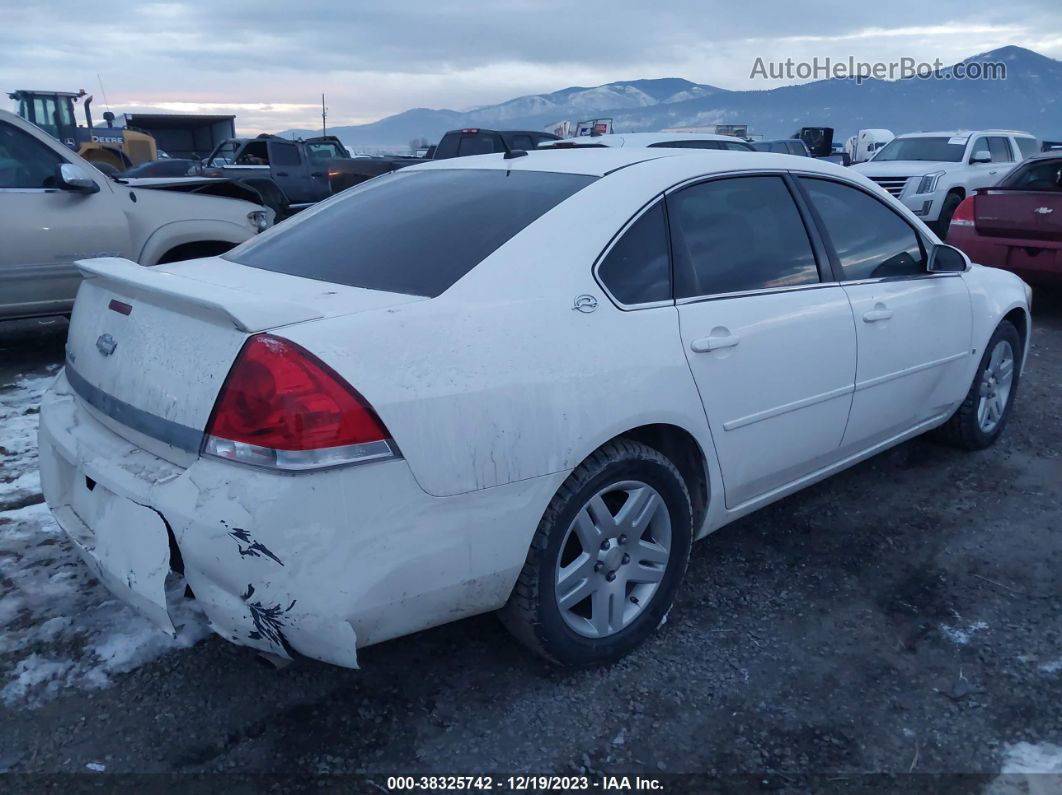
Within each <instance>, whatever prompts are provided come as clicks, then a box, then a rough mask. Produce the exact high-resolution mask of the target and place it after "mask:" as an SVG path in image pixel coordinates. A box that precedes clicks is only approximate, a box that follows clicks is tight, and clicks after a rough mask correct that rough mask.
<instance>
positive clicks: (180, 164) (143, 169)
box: [118, 157, 199, 179]
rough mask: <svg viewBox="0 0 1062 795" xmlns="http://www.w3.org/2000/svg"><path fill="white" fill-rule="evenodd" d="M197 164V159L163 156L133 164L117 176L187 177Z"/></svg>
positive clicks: (130, 177) (131, 177) (137, 177)
mask: <svg viewBox="0 0 1062 795" xmlns="http://www.w3.org/2000/svg"><path fill="white" fill-rule="evenodd" d="M198 165H199V161H198V160H188V159H186V158H183V157H163V158H160V159H158V160H151V161H148V162H147V163H141V164H140V165H139V166H133V167H132V168H128V169H126V170H125V171H123V172H121V173H120V174H119V175H118V176H120V177H122V178H123V179H124V178H129V179H140V178H142V177H187V176H188V175H189V173H192V172H195V171H196V170H197V166H198Z"/></svg>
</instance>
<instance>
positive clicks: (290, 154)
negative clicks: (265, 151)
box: [269, 142, 299, 166]
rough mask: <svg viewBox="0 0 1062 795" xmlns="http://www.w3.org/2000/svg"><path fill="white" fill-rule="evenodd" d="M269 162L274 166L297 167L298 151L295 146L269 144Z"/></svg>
mask: <svg viewBox="0 0 1062 795" xmlns="http://www.w3.org/2000/svg"><path fill="white" fill-rule="evenodd" d="M269 161H270V163H271V164H272V165H274V166H297V165H299V150H298V148H297V147H296V146H295V144H281V143H272V142H271V143H270V144H269Z"/></svg>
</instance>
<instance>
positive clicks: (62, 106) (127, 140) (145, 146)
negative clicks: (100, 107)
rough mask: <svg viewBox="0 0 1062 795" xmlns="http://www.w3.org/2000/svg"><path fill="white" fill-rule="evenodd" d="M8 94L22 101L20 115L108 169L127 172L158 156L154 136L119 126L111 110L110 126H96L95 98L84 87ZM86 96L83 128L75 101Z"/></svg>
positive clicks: (108, 121) (20, 102) (108, 123)
mask: <svg viewBox="0 0 1062 795" xmlns="http://www.w3.org/2000/svg"><path fill="white" fill-rule="evenodd" d="M8 96H9V97H11V99H13V100H15V101H16V102H17V103H18V115H19V116H21V117H22V118H24V119H25V120H26V121H29V122H33V123H34V124H36V125H37V126H38V127H40V128H41V129H42V130H44V131H45V132H47V133H48V134H49V135H52V136H54V137H55V138H58V139H59V140H60V141H62V142H63V143H64V144H66V145H67V146H69V147H70V148H71V149H73V150H74V151H75V152H77V153H78V154H79V155H81V156H82V157H83V158H85V159H86V160H88V161H90V162H91V163H93V164H94V165H96V166H100V165H103V166H104V168H105V170H110V169H114V170H115V171H125V170H126V169H127V168H131V167H132V166H137V165H140V164H141V163H146V162H148V161H149V160H155V159H156V158H157V157H158V147H157V146H156V145H155V139H154V138H152V137H151V136H150V135H148V134H147V133H145V132H140V131H139V130H132V129H129V128H128V127H115V126H114V114H113V113H111V112H110V111H108V112H107V113H104V114H103V118H104V119H105V121H106V123H107V126H106V127H96V126H94V125H93V124H92V111H91V109H90V106H91V105H92V97H91V96H90V95H87V94H86V93H85V90H84V89H81V91H79V92H78V93H76V94H74V93H72V92H69V91H37V90H32V89H20V90H18V91H14V92H12V93H10V94H8ZM82 98H84V102H82V106H83V107H84V109H85V126H83V127H82V126H79V125H78V123H77V119H76V118H75V117H74V103H76V102H77V101H78V100H80V99H82ZM108 167H109V168H108Z"/></svg>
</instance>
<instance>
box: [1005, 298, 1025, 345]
mask: <svg viewBox="0 0 1062 795" xmlns="http://www.w3.org/2000/svg"><path fill="white" fill-rule="evenodd" d="M1003 319H1004V320H1009V321H1010V323H1011V325H1012V326H1014V328H1016V329H1017V330H1018V338H1019V339H1021V350H1022V353H1024V352H1025V347H1026V344H1027V342H1028V339H1027V338H1028V336H1029V322H1028V318H1027V317H1026V316H1025V310H1024V309H1022V308H1021V307H1017V306H1016V307H1014V308H1013V309H1012V310H1010V311H1009V312H1007V314H1006V315H1004V316H1003Z"/></svg>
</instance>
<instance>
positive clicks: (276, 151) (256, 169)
mask: <svg viewBox="0 0 1062 795" xmlns="http://www.w3.org/2000/svg"><path fill="white" fill-rule="evenodd" d="M352 163H353V161H352V159H351V157H350V153H349V152H348V151H347V149H346V147H345V146H343V143H342V142H341V141H340V140H339V139H338V138H336V137H335V136H333V135H326V136H319V137H317V138H307V139H305V140H303V139H297V140H289V139H287V138H280V137H278V136H275V135H267V134H265V133H263V134H262V135H259V136H258V137H256V138H229V139H227V140H224V141H222V142H221V143H220V144H218V145H217V146H216V147H215V148H214V150H213V151H212V152H211V153H210V154H209V155H208V156H207V157H206V159H205V160H204V161H203V162H202V164H201V165H200V167H199V169H198V170H197V172H198V173H199V174H201V175H203V176H207V177H226V178H228V179H232V180H236V181H238V182H240V183H241V184H244V185H247V186H249V187H252V188H254V189H255V190H257V191H259V193H261V195H262V198H263V199H264V200H265V201H266V202H267V203H268V204H269V206H270V207H271V208H272V209H273V211H274V212H275V213H276V214H277V217H278V218H283V217H286V216H288V215H290V214H291V213H293V212H297V211H298V210H301V209H304V208H305V207H308V206H310V205H311V204H315V203H316V202H319V201H321V200H322V199H326V198H328V197H329V196H331V195H332V193H333V190H334V188H333V181H334V180H336V178H337V177H339V176H340V175H341V174H343V173H346V172H348V171H355V172H357V171H359V170H361V169H363V168H364V166H358V167H357V168H354V167H353V165H352ZM373 176H375V174H373ZM344 187H346V186H345V185H344Z"/></svg>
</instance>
